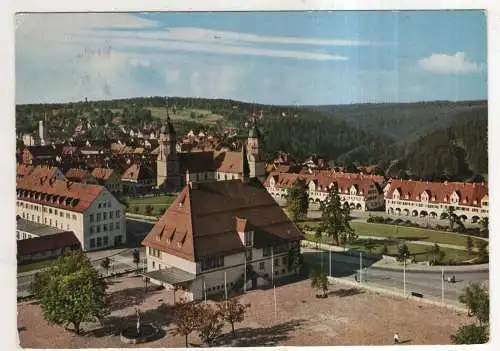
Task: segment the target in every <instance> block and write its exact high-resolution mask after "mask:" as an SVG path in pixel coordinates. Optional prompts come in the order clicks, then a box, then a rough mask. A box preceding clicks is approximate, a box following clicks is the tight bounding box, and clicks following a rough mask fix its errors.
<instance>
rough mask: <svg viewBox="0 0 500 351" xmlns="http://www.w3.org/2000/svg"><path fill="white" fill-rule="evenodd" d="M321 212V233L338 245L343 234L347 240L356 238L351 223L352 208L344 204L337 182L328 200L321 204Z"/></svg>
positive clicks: (331, 189) (319, 227) (319, 229)
mask: <svg viewBox="0 0 500 351" xmlns="http://www.w3.org/2000/svg"><path fill="white" fill-rule="evenodd" d="M321 212H322V213H321V222H320V224H319V226H318V232H319V233H321V234H322V233H326V235H327V236H328V237H330V238H332V239H333V240H334V242H335V243H336V245H339V243H340V242H341V241H342V236H345V240H346V241H347V242H352V241H353V240H355V239H356V237H357V236H356V233H355V231H354V230H353V229H352V228H351V225H350V224H349V218H350V209H349V208H348V207H347V208H344V207H343V206H342V204H341V202H340V196H339V192H338V187H337V184H333V185H332V187H331V188H330V192H329V193H328V196H327V197H326V200H325V201H324V202H323V203H322V204H321Z"/></svg>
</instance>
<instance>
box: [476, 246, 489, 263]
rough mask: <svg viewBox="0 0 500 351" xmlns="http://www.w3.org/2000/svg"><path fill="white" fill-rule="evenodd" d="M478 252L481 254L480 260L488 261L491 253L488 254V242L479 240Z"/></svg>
mask: <svg viewBox="0 0 500 351" xmlns="http://www.w3.org/2000/svg"><path fill="white" fill-rule="evenodd" d="M477 254H478V256H479V261H480V262H484V263H485V262H488V261H489V254H488V242H487V241H484V240H481V241H478V242H477Z"/></svg>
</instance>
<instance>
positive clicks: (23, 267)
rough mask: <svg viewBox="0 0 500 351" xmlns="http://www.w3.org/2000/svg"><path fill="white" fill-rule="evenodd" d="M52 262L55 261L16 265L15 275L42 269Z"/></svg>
mask: <svg viewBox="0 0 500 351" xmlns="http://www.w3.org/2000/svg"><path fill="white" fill-rule="evenodd" d="M54 261H55V259H53V260H44V261H39V262H33V263H27V264H22V265H18V266H17V273H24V272H29V271H33V270H35V269H42V268H45V267H48V266H50V265H51V264H52V263H53V262H54Z"/></svg>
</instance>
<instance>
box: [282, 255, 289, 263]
mask: <svg viewBox="0 0 500 351" xmlns="http://www.w3.org/2000/svg"><path fill="white" fill-rule="evenodd" d="M281 262H283V264H284V265H286V264H287V263H288V257H287V256H285V257H283V259H282V260H281Z"/></svg>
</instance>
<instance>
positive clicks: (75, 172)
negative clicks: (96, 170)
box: [66, 168, 90, 183]
mask: <svg viewBox="0 0 500 351" xmlns="http://www.w3.org/2000/svg"><path fill="white" fill-rule="evenodd" d="M89 175H90V173H89V171H87V170H85V169H81V168H71V169H69V170H68V171H67V172H66V178H67V179H68V180H69V181H72V182H80V183H81V182H83V181H84V180H85V178H86V177H88V176H89Z"/></svg>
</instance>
